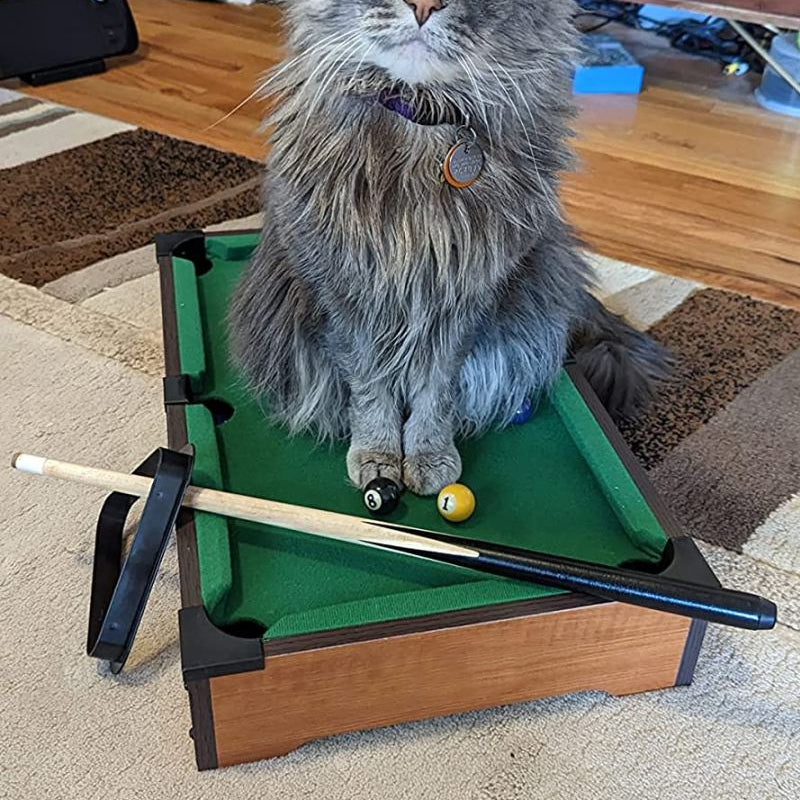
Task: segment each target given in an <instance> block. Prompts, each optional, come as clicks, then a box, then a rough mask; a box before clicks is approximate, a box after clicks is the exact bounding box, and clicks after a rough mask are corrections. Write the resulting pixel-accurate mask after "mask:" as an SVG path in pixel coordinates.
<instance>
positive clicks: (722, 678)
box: [0, 90, 800, 800]
mask: <svg viewBox="0 0 800 800" xmlns="http://www.w3.org/2000/svg"><path fill="white" fill-rule="evenodd" d="M259 169H260V168H259V165H258V164H255V163H254V162H251V161H249V160H247V159H243V158H240V157H237V156H233V155H229V154H225V153H220V152H218V151H214V150H210V149H207V148H203V147H198V146H196V145H192V144H188V143H186V142H181V141H177V140H174V139H170V138H167V137H164V136H160V135H158V134H154V133H149V132H146V131H142V130H139V129H133V128H131V127H129V126H126V125H122V124H120V123H116V122H113V121H110V120H106V119H102V118H98V117H94V116H92V115H89V114H84V113H82V112H77V111H72V110H70V109H65V108H61V107H58V106H53V105H51V104H48V103H42V102H39V101H34V100H31V99H29V98H26V97H23V96H21V95H14V94H12V93H8V92H5V93H2V90H0V186H2V187H3V190H2V192H0V219H2V220H3V234H4V235H3V237H2V239H0V273H2V274H0V366H2V371H3V377H4V380H3V382H2V384H0V403H1V404H2V407H3V408H4V409H6V413H7V419H6V424H5V425H3V426H2V428H0V451H1V452H5V453H6V454H10V453H11V452H13V451H14V450H19V449H24V450H27V451H30V452H40V453H42V454H47V455H52V456H54V457H58V458H65V459H70V460H76V461H86V462H89V463H94V464H99V465H101V466H108V467H112V468H117V469H126V468H128V467H130V465H131V464H134V463H137V462H138V461H139V460H140V459H141V457H142V456H143V454H146V453H147V452H149V450H150V449H152V448H153V447H155V446H158V445H160V444H163V443H164V440H165V435H164V430H165V428H164V420H163V411H162V406H161V389H160V380H159V379H160V375H161V373H162V369H163V366H162V358H161V344H160V331H159V328H160V312H159V300H158V287H157V279H156V274H155V261H154V254H153V250H152V247H151V246H150V245H149V241H150V240H151V238H152V236H153V234H154V233H156V232H158V231H164V230H169V229H175V228H182V227H207V228H208V227H215V226H220V227H223V228H237V227H238V228H247V227H255V226H257V225H258V217H257V216H250V217H247V215H252V214H253V213H254V212H255V211H256V210H257V203H258V189H257V184H258V174H259ZM242 218H244V219H242ZM590 257H591V258H592V260H593V261H594V262H595V265H596V267H597V270H598V274H599V277H600V288H599V293H600V294H601V295H602V296H603V298H604V299H605V301H606V302H607V303H608V304H609V305H610V306H612V307H613V308H615V309H616V310H618V311H622V312H624V313H626V314H627V315H628V316H629V317H630V318H631V319H632V320H633V321H634V322H635V323H637V324H638V325H639V326H641V327H643V328H649V329H650V330H651V331H652V332H653V334H654V335H655V336H656V337H657V338H658V339H659V340H661V341H662V342H664V343H665V344H667V345H668V346H670V347H671V348H672V349H673V350H674V351H675V352H676V353H677V354H678V356H679V359H680V366H679V372H678V374H677V376H676V378H675V380H674V381H673V382H672V383H671V384H670V385H669V386H668V387H667V388H666V391H665V393H664V395H663V397H662V399H661V400H660V402H659V404H658V405H657V407H656V408H654V409H653V410H652V412H651V413H650V414H649V415H648V416H647V417H646V418H645V419H643V420H640V421H639V422H638V423H636V424H635V425H630V426H626V428H625V429H624V431H623V433H624V435H625V437H626V438H627V440H628V441H629V443H630V444H631V446H632V447H633V449H634V450H635V452H636V453H637V455H638V456H639V458H640V459H641V460H642V462H643V463H644V464H645V466H646V468H647V470H648V471H649V474H650V477H651V479H652V480H653V482H654V483H655V485H656V487H657V488H658V490H659V491H660V492H661V493H662V494H663V495H664V497H665V499H666V500H667V502H668V504H669V505H670V506H671V507H672V508H673V510H674V511H675V512H676V515H677V516H678V518H679V520H680V522H681V523H682V524H683V526H684V528H685V530H686V531H687V532H688V533H691V534H692V535H693V536H695V537H696V538H698V539H699V540H701V547H702V549H703V552H704V553H705V555H706V557H707V558H708V560H709V561H710V563H711V564H712V566H713V568H714V570H715V571H716V572H717V574H718V576H719V577H720V579H721V580H722V581H723V583H725V584H727V585H729V586H731V587H732V588H740V589H744V590H749V591H756V592H759V593H763V594H766V595H767V596H770V597H771V598H773V599H774V600H775V601H776V602H777V603H778V605H779V610H780V623H779V625H778V627H777V628H776V629H775V630H774V631H771V632H768V633H758V634H751V633H745V632H740V631H733V630H730V629H724V628H719V627H713V626H712V627H711V629H710V630H709V634H708V636H707V640H706V645H705V648H704V650H703V652H702V654H701V658H700V662H699V665H698V670H697V676H696V680H695V683H694V684H693V685H692V686H691V687H686V688H682V689H676V690H671V691H666V692H657V693H650V694H645V695H638V696H632V697H625V698H609V697H606V696H604V695H602V694H600V693H584V694H580V695H574V696H569V697H565V698H557V699H552V700H544V701H538V702H532V703H524V704H519V705H516V706H512V707H509V708H502V709H494V710H490V711H485V712H479V713H473V714H465V715H460V716H455V717H448V718H444V719H437V720H433V721H429V722H422V723H417V724H412V725H403V726H398V727H395V728H389V729H385V730H380V731H374V732H370V733H363V734H352V735H347V736H339V737H335V738H333V739H330V740H326V741H323V742H317V743H314V744H311V745H308V746H306V747H304V748H302V749H301V750H299V751H297V752H295V753H293V754H291V755H289V756H287V757H285V758H282V759H277V760H273V761H270V762H263V763H260V764H255V765H251V766H247V767H240V768H232V769H228V770H224V771H219V772H217V773H214V774H203V775H198V774H196V773H195V772H194V765H193V760H192V754H191V747H190V743H189V739H188V736H187V730H188V727H189V719H188V703H187V701H186V697H185V694H184V692H183V690H182V688H181V679H180V668H179V663H178V661H179V657H178V650H177V631H176V609H177V607H178V604H179V600H178V589H177V575H176V566H175V553H174V549H173V550H171V551H170V552H169V553H168V557H167V559H166V561H165V564H164V568H163V570H162V574H161V575H160V577H159V580H158V582H157V584H156V587H155V589H154V592H153V597H152V600H151V603H150V605H149V607H148V610H147V612H146V614H145V618H144V621H143V625H142V628H141V632H140V636H139V639H137V643H136V646H135V648H134V652H133V655H132V659H131V662H130V666H129V668H128V670H127V671H126V672H125V673H124V674H123V675H122V676H119V677H112V676H110V675H108V674H107V673H106V672H105V670H103V669H97V668H96V667H95V666H94V664H93V663H91V662H90V661H89V660H88V659H87V658H86V657H85V656H84V655H83V654H82V647H83V631H84V626H85V614H86V604H87V592H88V585H89V583H88V582H89V576H90V569H91V550H92V546H93V542H92V538H93V523H94V520H95V516H96V514H97V510H98V507H99V502H100V500H101V498H102V496H103V493H102V492H95V491H93V490H87V489H84V488H81V487H76V486H72V485H65V484H57V483H47V482H45V481H38V480H34V479H31V478H26V477H23V476H19V475H11V474H8V473H7V474H6V475H5V478H4V480H3V481H2V484H0V496H1V497H2V499H1V500H0V529H2V530H3V531H4V536H3V545H2V551H0V554H1V556H2V575H3V579H2V581H1V582H0V631H2V633H0V637H2V641H0V644H2V651H3V657H2V658H1V659H0V675H1V676H2V684H3V687H4V691H3V693H2V696H1V697H0V708H2V716H3V720H4V722H5V726H4V728H5V731H6V737H5V738H6V745H5V758H4V763H3V770H2V771H0V794H3V795H4V796H9V797H12V798H22V797H30V796H48V797H54V798H59V797H64V798H67V797H69V798H73V797H74V798H78V797H80V798H86V797H94V796H101V795H108V794H109V792H115V793H117V794H121V795H122V796H126V797H141V798H151V797H152V798H164V797H177V796H185V795H187V794H191V796H192V797H194V798H214V800H217V799H218V800H223V798H225V799H226V800H227V798H233V799H234V800H235V798H248V800H249V799H250V798H252V797H253V796H262V795H264V794H268V795H269V796H270V797H275V798H293V799H295V798H300V797H305V796H311V795H314V796H317V797H325V798H365V799H366V798H374V797H381V798H400V797H409V798H411V797H413V798H415V800H419V799H420V798H437V799H438V800H440V799H441V798H443V797H459V798H462V799H463V800H471V799H472V798H475V799H476V800H477V799H478V798H488V799H489V800H512V798H523V797H525V798H527V797H543V798H569V799H570V800H576V799H578V798H592V800H606V799H608V800H612V799H613V800H626V798H631V799H632V800H633V798H636V800H640V798H642V797H659V798H664V800H685V798H688V797H702V798H704V800H709V799H711V798H713V799H714V800H716V798H720V800H722V798H730V797H736V798H738V799H739V800H746V799H747V798H758V799H759V800H763V799H764V798H786V799H787V800H790V799H791V800H795V798H797V797H800V769H798V765H800V700H798V698H800V638H799V637H800V546H799V545H800V496H798V494H797V492H798V489H799V488H800V468H799V467H800V314H798V313H797V312H794V311H791V310H787V309H783V308H779V307H777V306H773V305H769V304H766V303H762V302H757V301H755V300H752V299H750V298H747V297H743V296H739V295H734V294H731V293H727V292H722V291H718V290H715V289H709V288H707V287H703V286H700V285H698V284H695V283H691V282H689V281H684V280H681V279H678V278H674V277H670V276H667V275H662V274H659V273H655V272H652V271H650V270H646V269H643V268H641V267H637V266H633V265H628V264H623V263H620V262H617V261H611V260H609V259H604V258H601V257H598V256H590ZM9 420H11V421H10V422H9ZM320 679H321V680H324V676H320ZM265 724H269V722H268V721H265Z"/></svg>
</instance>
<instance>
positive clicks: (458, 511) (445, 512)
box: [436, 483, 475, 522]
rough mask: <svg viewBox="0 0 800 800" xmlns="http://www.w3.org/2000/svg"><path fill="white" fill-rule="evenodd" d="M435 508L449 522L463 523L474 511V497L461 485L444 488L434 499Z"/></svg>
mask: <svg viewBox="0 0 800 800" xmlns="http://www.w3.org/2000/svg"><path fill="white" fill-rule="evenodd" d="M436 508H437V509H438V510H439V513H440V514H441V515H442V516H443V517H444V518H445V519H447V520H450V522H463V521H464V520H465V519H469V518H470V517H471V516H472V512H473V511H475V495H474V494H472V489H470V488H469V486H464V484H463V483H451V484H449V485H448V486H445V487H444V489H442V491H441V492H439V496H438V497H437V498H436Z"/></svg>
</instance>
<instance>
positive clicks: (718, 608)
mask: <svg viewBox="0 0 800 800" xmlns="http://www.w3.org/2000/svg"><path fill="white" fill-rule="evenodd" d="M12 466H13V467H14V468H15V469H18V470H20V471H22V472H29V473H32V474H37V475H48V476H51V477H55V478H63V479H66V480H71V481H76V482H78V483H84V484H88V485H91V486H96V487H99V488H102V489H106V490H109V491H117V492H124V493H125V494H130V495H134V496H138V497H145V496H147V494H148V493H149V491H150V487H151V485H152V479H151V478H147V477H143V476H139V475H130V474H127V473H118V472H111V471H109V470H104V469H96V468H94V467H87V466H83V465H80V464H70V463H68V462H63V461H56V460H54V459H47V458H41V457H39V456H31V455H26V454H17V455H15V456H14V458H13V459H12ZM183 505H184V506H186V507H188V508H193V509H195V510H197V511H207V512H210V513H214V514H222V515H224V516H229V517H236V518H238V519H245V520H249V521H251V522H259V523H263V524H266V525H273V526H276V527H280V528H286V529H289V530H294V531H300V532H303V533H309V534H314V535H318V536H326V537H329V538H334V539H340V540H345V541H350V542H355V543H360V544H367V545H374V546H378V547H381V548H385V549H390V550H393V551H396V552H402V553H405V554H407V555H412V556H418V557H422V558H428V559H433V560H436V561H440V562H444V563H448V564H453V565H457V566H462V567H467V568H469V569H475V570H479V571H481V572H487V573H490V574H493V575H500V576H503V577H508V578H514V579H516V580H522V581H526V582H529V583H538V584H542V585H545V586H552V587H555V588H559V589H567V590H571V591H575V592H583V593H584V594H589V595H592V596H594V597H598V598H600V599H603V600H611V601H617V602H623V603H629V604H631V605H636V606H641V607H644V608H651V609H655V610H659V611H666V612H669V613H673V614H680V615H682V616H688V617H693V618H696V619H704V620H707V621H709V622H719V623H722V624H725V625H732V626H734V627H738V628H746V629H749V630H767V629H769V628H772V627H774V626H775V621H776V616H777V609H776V607H775V604H774V603H772V602H771V601H769V600H767V599H766V598H763V597H759V596H758V595H754V594H749V593H747V592H737V591H733V590H730V589H723V588H720V587H715V586H704V585H701V584H695V583H690V582H687V581H680V580H675V579H673V578H668V577H665V576H663V575H659V574H652V573H646V572H639V571H636V570H630V569H623V568H620V567H607V566H603V565H600V564H592V563H589V562H586V561H578V560H575V559H568V558H561V557H558V556H552V555H548V554H546V553H538V552H534V551H530V550H522V549H519V548H514V547H508V546H505V545H495V544H491V543H488V542H478V541H475V540H472V539H464V538H460V537H455V536H449V535H444V534H440V533H437V532H435V531H427V530H422V529H419V528H410V527H406V526H403V525H397V524H394V523H390V522H386V521H381V520H369V519H364V518H362V517H355V516H351V515H348V514H338V513H335V512H331V511H323V510H320V509H314V508H307V507H305V506H297V505H291V504H288V503H278V502H274V501H272V500H263V499H261V498H257V497H248V496H245V495H237V494H233V493H231V492H223V491H219V490H216V489H205V488H202V487H197V486H189V487H188V488H187V490H186V494H185V495H184V499H183Z"/></svg>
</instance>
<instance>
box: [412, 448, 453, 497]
mask: <svg viewBox="0 0 800 800" xmlns="http://www.w3.org/2000/svg"><path fill="white" fill-rule="evenodd" d="M459 477H461V456H460V455H459V454H458V450H456V448H455V445H452V446H450V447H447V448H444V449H443V450H435V451H431V452H428V453H414V454H412V455H407V456H406V457H405V458H404V459H403V483H405V485H406V486H407V487H408V488H409V489H410V490H411V491H412V492H414V494H436V493H437V492H438V491H439V490H440V489H442V487H444V486H447V484H448V483H455V481H457V480H458V479H459Z"/></svg>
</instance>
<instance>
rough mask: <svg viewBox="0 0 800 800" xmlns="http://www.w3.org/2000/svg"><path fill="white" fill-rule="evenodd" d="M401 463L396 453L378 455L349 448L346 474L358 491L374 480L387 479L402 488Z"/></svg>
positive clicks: (370, 451) (377, 453)
mask: <svg viewBox="0 0 800 800" xmlns="http://www.w3.org/2000/svg"><path fill="white" fill-rule="evenodd" d="M402 470H403V467H402V461H401V458H400V455H399V454H397V453H380V452H378V451H376V450H362V449H360V448H353V447H351V448H350V450H349V451H348V453H347V474H348V476H349V477H350V480H351V481H352V482H353V484H354V485H355V486H357V487H358V488H359V489H363V488H364V487H365V486H366V485H367V484H368V483H369V482H370V481H371V480H374V479H375V478H389V479H390V480H393V481H394V482H395V483H396V484H397V485H398V486H399V487H400V488H402V487H403V477H402Z"/></svg>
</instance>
